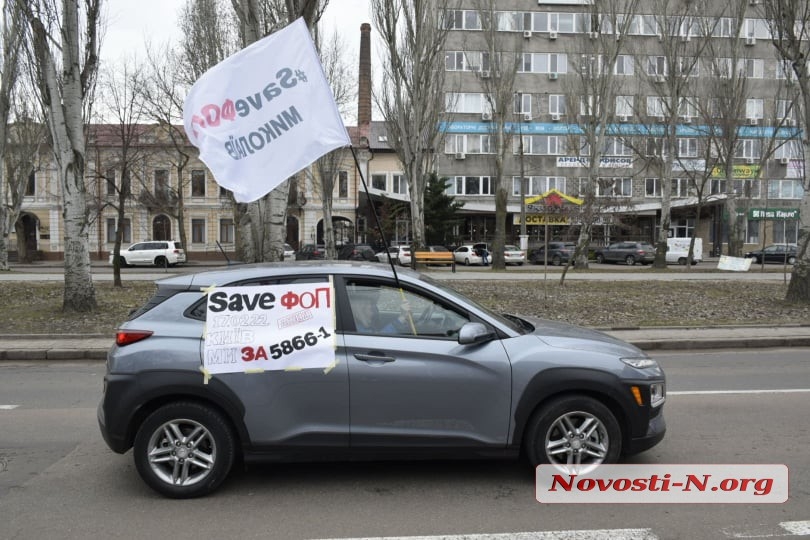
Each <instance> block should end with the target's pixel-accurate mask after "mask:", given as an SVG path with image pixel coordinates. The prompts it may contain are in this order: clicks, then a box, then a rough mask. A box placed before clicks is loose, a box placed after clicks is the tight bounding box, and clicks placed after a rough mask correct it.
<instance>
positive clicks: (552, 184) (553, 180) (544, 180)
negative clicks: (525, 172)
mask: <svg viewBox="0 0 810 540" xmlns="http://www.w3.org/2000/svg"><path fill="white" fill-rule="evenodd" d="M552 189H556V190H557V191H559V192H560V193H565V177H564V176H527V177H526V193H524V195H526V196H533V195H542V194H543V193H545V192H547V191H549V190H552ZM512 195H514V196H515V197H520V177H519V176H513V177H512Z"/></svg>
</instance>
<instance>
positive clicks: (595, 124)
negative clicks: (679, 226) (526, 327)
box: [560, 0, 638, 284]
mask: <svg viewBox="0 0 810 540" xmlns="http://www.w3.org/2000/svg"><path fill="white" fill-rule="evenodd" d="M637 5H638V0H609V1H606V2H598V3H597V2H594V3H593V6H592V9H591V11H590V28H589V29H588V30H589V31H588V33H587V34H586V35H585V41H584V42H583V43H582V49H580V52H579V54H569V59H570V60H569V66H568V68H569V72H570V73H571V76H570V78H567V79H566V82H565V89H566V93H565V98H566V99H565V101H566V112H567V114H568V116H569V117H570V118H571V122H570V125H573V126H575V127H576V129H574V130H573V133H570V134H569V137H568V140H567V143H568V144H567V146H568V147H569V148H570V149H572V150H574V151H575V152H576V153H577V154H578V155H579V156H580V157H579V161H580V165H581V166H583V167H584V168H585V169H586V176H585V181H584V183H583V185H581V186H580V190H579V196H580V197H582V199H583V201H584V202H583V204H582V207H581V208H580V211H579V216H578V218H579V222H580V223H579V235H578V238H577V247H576V250H575V252H574V256H573V257H571V258H570V259H569V261H568V263H567V264H566V266H565V269H564V270H563V273H562V275H561V276H560V283H561V284H563V283H565V276H566V273H567V271H568V268H569V267H570V265H571V264H572V263H573V264H575V265H576V266H577V267H579V268H587V267H588V251H589V245H590V241H591V237H592V234H593V226H594V224H595V222H596V220H597V218H598V217H599V216H600V215H601V214H603V212H601V210H602V209H603V208H604V203H605V201H606V200H608V199H610V200H615V198H613V197H612V194H613V193H614V192H615V191H616V190H617V189H618V190H621V189H623V188H622V187H621V186H616V185H614V184H615V183H616V182H617V180H615V179H613V180H611V179H602V178H601V176H600V172H599V171H600V167H602V166H603V163H602V162H603V157H604V156H606V155H608V154H609V151H608V146H610V147H611V148H613V149H614V150H615V149H618V148H620V147H624V146H629V143H628V142H627V141H626V139H625V138H623V137H621V136H620V135H619V134H618V133H611V132H610V131H609V125H610V124H611V123H612V122H613V120H614V116H618V115H620V114H624V115H627V114H628V111H629V110H632V108H633V106H634V104H633V100H632V98H630V99H627V98H628V96H626V95H622V92H623V88H624V86H623V77H622V75H621V74H624V73H627V72H628V71H630V72H632V69H633V63H632V60H631V59H630V58H631V57H629V56H627V55H626V53H627V52H628V46H627V42H628V39H629V38H628V37H627V35H628V33H629V30H630V25H631V24H632V23H633V21H634V20H635V19H634V15H635V13H636V11H637ZM623 108H626V109H627V110H623ZM608 143H610V144H608ZM611 155H615V154H613V153H611ZM631 165H632V163H631ZM600 183H601V187H602V188H603V189H599V188H600Z"/></svg>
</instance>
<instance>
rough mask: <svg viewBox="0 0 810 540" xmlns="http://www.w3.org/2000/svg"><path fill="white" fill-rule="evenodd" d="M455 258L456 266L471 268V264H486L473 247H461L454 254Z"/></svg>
mask: <svg viewBox="0 0 810 540" xmlns="http://www.w3.org/2000/svg"><path fill="white" fill-rule="evenodd" d="M453 258H454V259H455V260H456V264H463V265H464V266H470V265H471V264H480V265H483V264H484V260H483V259H482V258H481V257H480V256H478V255H476V254H475V248H474V247H473V246H471V245H470V246H459V247H457V248H456V250H455V251H454V252H453Z"/></svg>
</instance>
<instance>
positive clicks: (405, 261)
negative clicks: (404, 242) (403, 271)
mask: <svg viewBox="0 0 810 540" xmlns="http://www.w3.org/2000/svg"><path fill="white" fill-rule="evenodd" d="M388 252H389V253H390V254H391V260H392V261H394V264H401V265H402V266H409V265H410V264H411V246H391V247H389V248H388ZM375 256H376V257H377V260H378V261H379V262H381V263H386V264H388V257H387V256H386V254H385V251H381V252H379V253H377V254H376V255H375Z"/></svg>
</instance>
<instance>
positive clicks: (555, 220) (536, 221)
mask: <svg viewBox="0 0 810 540" xmlns="http://www.w3.org/2000/svg"><path fill="white" fill-rule="evenodd" d="M512 224H513V225H520V214H515V215H514V217H513V219H512ZM570 224H571V218H570V217H569V216H567V215H564V214H526V225H570Z"/></svg>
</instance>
